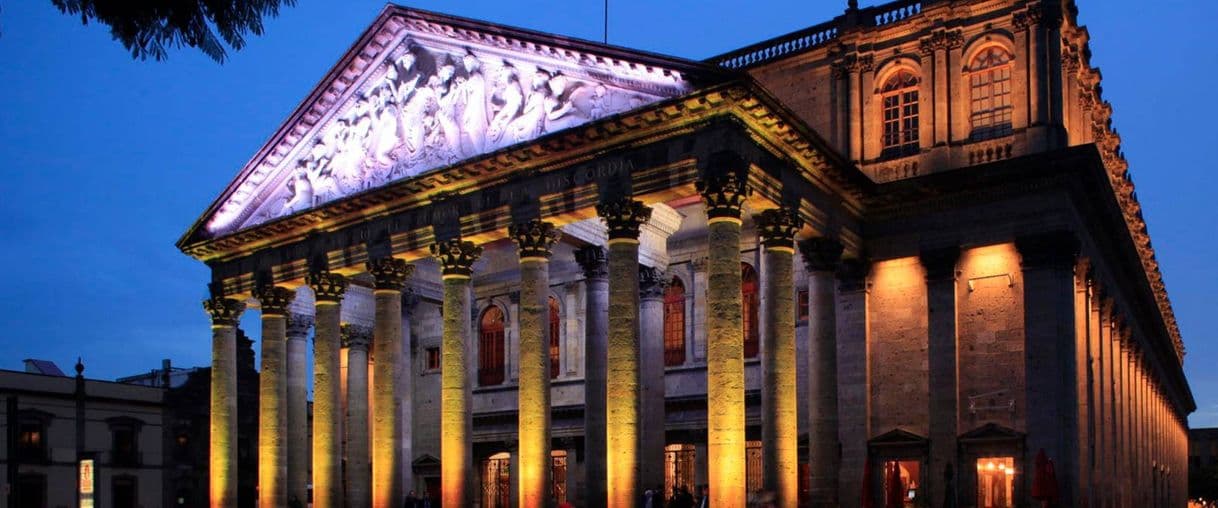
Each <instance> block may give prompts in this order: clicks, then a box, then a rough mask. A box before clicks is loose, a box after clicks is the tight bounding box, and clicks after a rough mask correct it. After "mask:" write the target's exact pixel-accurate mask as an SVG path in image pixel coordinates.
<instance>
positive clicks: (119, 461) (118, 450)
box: [110, 427, 140, 467]
mask: <svg viewBox="0 0 1218 508" xmlns="http://www.w3.org/2000/svg"><path fill="white" fill-rule="evenodd" d="M110 436H111V440H112V442H111V447H110V463H111V464H113V465H115V466H120V467H134V466H138V465H139V462H140V461H139V447H138V446H137V441H136V439H137V434H136V431H135V429H133V428H131V427H116V428H115V429H114V430H113V431H111V434H110Z"/></svg>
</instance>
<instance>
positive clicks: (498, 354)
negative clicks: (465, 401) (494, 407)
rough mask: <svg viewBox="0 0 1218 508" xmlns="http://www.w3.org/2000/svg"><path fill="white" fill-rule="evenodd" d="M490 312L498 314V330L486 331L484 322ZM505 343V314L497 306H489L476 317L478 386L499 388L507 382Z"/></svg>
mask: <svg viewBox="0 0 1218 508" xmlns="http://www.w3.org/2000/svg"><path fill="white" fill-rule="evenodd" d="M492 312H496V313H498V316H499V320H498V329H497V330H495V329H491V330H490V331H488V328H487V324H488V323H487V322H486V320H487V316H489V315H490V314H491V313H492ZM506 342H507V313H506V312H504V311H503V309H501V308H500V307H499V306H498V305H489V306H487V308H486V309H483V311H482V313H481V314H479V317H478V386H500V385H503V384H504V383H506V382H507V344H506ZM488 345H490V346H491V347H487V346H488ZM488 354H489V355H493V356H492V357H488V356H487V355H488ZM496 360H497V361H496Z"/></svg>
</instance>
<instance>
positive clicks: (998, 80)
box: [964, 44, 1015, 141]
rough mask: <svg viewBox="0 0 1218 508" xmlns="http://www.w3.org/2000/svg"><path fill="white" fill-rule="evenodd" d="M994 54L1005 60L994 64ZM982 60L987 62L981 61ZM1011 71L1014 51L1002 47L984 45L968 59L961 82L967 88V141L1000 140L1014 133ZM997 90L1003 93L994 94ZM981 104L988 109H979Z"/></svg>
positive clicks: (1013, 67) (1012, 75) (1013, 64)
mask: <svg viewBox="0 0 1218 508" xmlns="http://www.w3.org/2000/svg"><path fill="white" fill-rule="evenodd" d="M996 53H1001V56H1002V57H1005V60H1003V61H1001V62H996V63H995V62H994V59H995V58H994V55H995V54H996ZM983 59H984V60H987V61H985V62H981V61H982V60H983ZM1014 69H1015V52H1013V51H1011V50H1010V49H1009V48H1007V47H1006V46H1003V45H1001V44H988V45H985V46H983V47H981V48H980V49H978V50H977V51H976V52H975V53H973V55H972V56H971V58H969V62H968V66H967V67H965V70H964V82H965V83H966V86H967V87H968V99H969V101H968V119H969V140H970V141H982V140H987V139H995V138H1000V137H1003V136H1008V135H1010V134H1011V133H1012V132H1014V118H1015V117H1014V115H1015V105H1014V104H1015V102H1014V98H1015V96H1014V84H1013V79H1014ZM996 75H997V77H996ZM996 88H1002V90H1000V91H998V92H997V93H996V92H995V89H996ZM979 91H984V92H985V96H984V97H979V96H978V93H979ZM996 99H999V100H997V101H996ZM980 102H985V103H986V106H987V107H985V108H982V109H979V103H980ZM996 102H1001V103H1002V104H997V105H996Z"/></svg>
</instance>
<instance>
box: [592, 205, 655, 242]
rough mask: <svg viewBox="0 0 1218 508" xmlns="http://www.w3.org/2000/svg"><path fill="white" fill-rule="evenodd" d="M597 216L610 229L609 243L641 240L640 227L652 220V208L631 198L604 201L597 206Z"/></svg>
mask: <svg viewBox="0 0 1218 508" xmlns="http://www.w3.org/2000/svg"><path fill="white" fill-rule="evenodd" d="M596 214H597V215H599V216H600V217H601V219H603V220H604V221H605V225H606V226H607V227H608V228H609V241H610V242H613V241H614V240H635V241H637V240H638V238H639V227H640V226H642V225H643V223H644V222H647V220H648V219H650V218H651V208H648V207H647V205H644V204H643V202H642V201H635V200H633V199H630V198H622V199H612V200H608V201H602V202H600V203H598V204H597V205H596Z"/></svg>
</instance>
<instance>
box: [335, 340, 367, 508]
mask: <svg viewBox="0 0 1218 508" xmlns="http://www.w3.org/2000/svg"><path fill="white" fill-rule="evenodd" d="M342 337H343V345H342V346H343V347H345V348H347V424H346V425H344V426H343V430H344V431H345V432H346V433H347V450H346V451H347V470H346V473H345V474H346V477H347V482H346V483H347V506H349V507H351V508H367V507H368V505H369V504H371V502H372V495H371V491H372V485H371V480H370V479H369V477H368V474H369V473H370V470H369V460H368V452H369V446H368V431H369V430H370V429H369V428H368V344H369V343H370V342H372V330H371V329H370V328H367V327H363V326H357V325H351V324H345V325H342Z"/></svg>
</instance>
